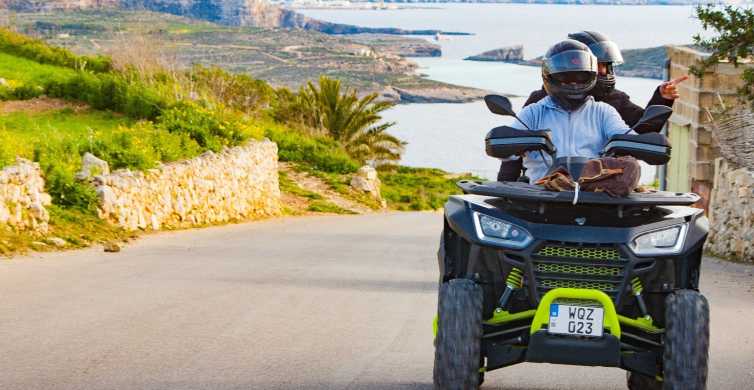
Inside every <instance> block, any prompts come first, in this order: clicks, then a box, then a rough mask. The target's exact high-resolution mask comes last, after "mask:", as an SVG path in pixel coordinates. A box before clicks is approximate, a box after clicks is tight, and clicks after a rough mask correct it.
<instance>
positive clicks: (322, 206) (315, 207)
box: [306, 200, 354, 214]
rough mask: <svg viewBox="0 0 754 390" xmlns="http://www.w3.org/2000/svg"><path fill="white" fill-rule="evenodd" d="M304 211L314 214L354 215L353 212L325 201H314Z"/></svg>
mask: <svg viewBox="0 0 754 390" xmlns="http://www.w3.org/2000/svg"><path fill="white" fill-rule="evenodd" d="M306 210H307V211H312V212H315V213H334V214H354V212H353V211H351V210H346V209H344V208H342V207H340V206H338V205H336V204H334V203H331V202H328V201H326V200H314V201H312V202H311V203H309V207H308V208H307V209H306Z"/></svg>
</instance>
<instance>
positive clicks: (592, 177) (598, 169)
mask: <svg viewBox="0 0 754 390" xmlns="http://www.w3.org/2000/svg"><path fill="white" fill-rule="evenodd" d="M640 177H641V166H640V165H639V162H638V161H636V159H635V158H633V157H628V156H627V157H603V158H598V159H594V160H589V161H587V162H586V165H585V166H584V169H583V170H582V171H581V177H580V178H579V186H580V187H581V190H582V191H591V192H603V191H604V192H607V193H608V195H610V196H615V197H618V196H627V195H628V194H630V193H631V192H632V191H633V190H634V189H635V188H636V187H637V185H638V184H639V178H640Z"/></svg>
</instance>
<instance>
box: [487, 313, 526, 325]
mask: <svg viewBox="0 0 754 390" xmlns="http://www.w3.org/2000/svg"><path fill="white" fill-rule="evenodd" d="M536 312H537V311H536V310H527V311H522V312H518V313H509V312H507V311H505V310H495V311H494V312H493V313H492V318H490V319H489V320H487V321H484V323H485V324H487V325H502V324H506V323H508V322H513V321H518V320H523V319H526V318H531V317H534V313H536Z"/></svg>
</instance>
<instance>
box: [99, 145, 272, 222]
mask: <svg viewBox="0 0 754 390" xmlns="http://www.w3.org/2000/svg"><path fill="white" fill-rule="evenodd" d="M277 163H278V160H277V145H276V144H275V143H273V142H270V141H267V140H265V141H261V142H257V141H254V142H251V143H248V144H246V145H243V146H238V147H234V148H231V149H226V150H224V151H222V152H220V153H212V152H207V153H204V154H202V155H201V156H199V157H196V158H193V159H190V160H186V161H181V162H176V163H170V164H165V165H162V166H161V167H159V168H156V169H150V170H148V171H146V172H131V171H128V170H119V171H115V172H113V173H111V174H108V175H100V176H96V177H95V178H94V180H93V182H94V184H95V186H96V190H97V194H98V196H99V199H100V210H99V212H100V217H102V218H104V219H107V220H108V221H110V222H112V223H114V224H116V225H119V226H121V227H123V228H125V229H128V230H137V229H143V230H147V229H152V230H157V229H163V228H177V227H190V226H200V225H206V224H213V223H222V222H228V221H237V220H245V219H256V218H263V217H268V216H273V215H277V214H279V212H280V188H279V186H278V170H277V168H278V167H277Z"/></svg>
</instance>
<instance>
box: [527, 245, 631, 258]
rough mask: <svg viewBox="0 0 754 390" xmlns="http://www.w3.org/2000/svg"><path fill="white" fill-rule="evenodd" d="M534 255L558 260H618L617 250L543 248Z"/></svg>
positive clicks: (562, 247) (572, 247) (563, 247)
mask: <svg viewBox="0 0 754 390" xmlns="http://www.w3.org/2000/svg"><path fill="white" fill-rule="evenodd" d="M536 255H537V256H542V257H552V258H560V259H562V258H569V259H590V260H620V252H618V249H617V248H593V247H592V248H590V247H574V246H571V247H565V246H545V247H542V248H541V249H540V250H539V251H537V253H536Z"/></svg>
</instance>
